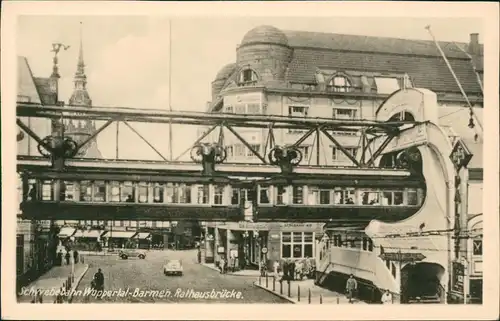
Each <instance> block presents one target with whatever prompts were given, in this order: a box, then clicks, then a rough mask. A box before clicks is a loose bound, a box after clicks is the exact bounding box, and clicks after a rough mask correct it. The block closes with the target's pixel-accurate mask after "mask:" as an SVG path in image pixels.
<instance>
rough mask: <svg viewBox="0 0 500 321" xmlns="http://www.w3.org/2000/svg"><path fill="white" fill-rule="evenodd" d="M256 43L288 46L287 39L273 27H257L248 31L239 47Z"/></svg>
mask: <svg viewBox="0 0 500 321" xmlns="http://www.w3.org/2000/svg"><path fill="white" fill-rule="evenodd" d="M256 42H267V43H275V44H277V45H283V46H287V45H288V38H287V37H286V35H285V34H284V33H283V31H281V30H280V29H278V28H276V27H273V26H259V27H256V28H253V29H252V30H250V31H248V32H247V33H246V35H245V36H244V37H243V40H242V41H241V45H247V44H251V43H256Z"/></svg>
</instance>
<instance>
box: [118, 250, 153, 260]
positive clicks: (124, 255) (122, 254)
mask: <svg viewBox="0 0 500 321" xmlns="http://www.w3.org/2000/svg"><path fill="white" fill-rule="evenodd" d="M118 257H119V258H121V259H122V260H126V259H128V258H129V257H131V258H132V257H137V258H139V259H141V260H144V259H145V258H146V251H141V250H137V249H133V250H120V251H119V252H118Z"/></svg>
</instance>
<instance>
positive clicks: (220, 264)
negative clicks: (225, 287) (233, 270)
mask: <svg viewBox="0 0 500 321" xmlns="http://www.w3.org/2000/svg"><path fill="white" fill-rule="evenodd" d="M225 267H226V260H224V258H223V257H221V258H220V261H219V269H220V274H224V268H225Z"/></svg>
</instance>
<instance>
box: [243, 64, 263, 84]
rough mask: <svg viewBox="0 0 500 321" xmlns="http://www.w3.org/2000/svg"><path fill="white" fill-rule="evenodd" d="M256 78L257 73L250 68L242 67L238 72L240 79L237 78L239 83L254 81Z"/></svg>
mask: <svg viewBox="0 0 500 321" xmlns="http://www.w3.org/2000/svg"><path fill="white" fill-rule="evenodd" d="M257 80H258V76H257V73H256V72H255V71H254V70H253V69H251V68H247V69H243V70H242V71H241V72H240V79H239V83H240V84H248V83H254V82H256V81H257Z"/></svg>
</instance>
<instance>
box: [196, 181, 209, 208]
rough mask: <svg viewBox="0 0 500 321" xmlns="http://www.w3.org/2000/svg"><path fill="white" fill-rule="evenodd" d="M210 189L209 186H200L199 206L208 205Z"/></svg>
mask: <svg viewBox="0 0 500 321" xmlns="http://www.w3.org/2000/svg"><path fill="white" fill-rule="evenodd" d="M208 195H209V187H208V185H201V186H198V204H208Z"/></svg>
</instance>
